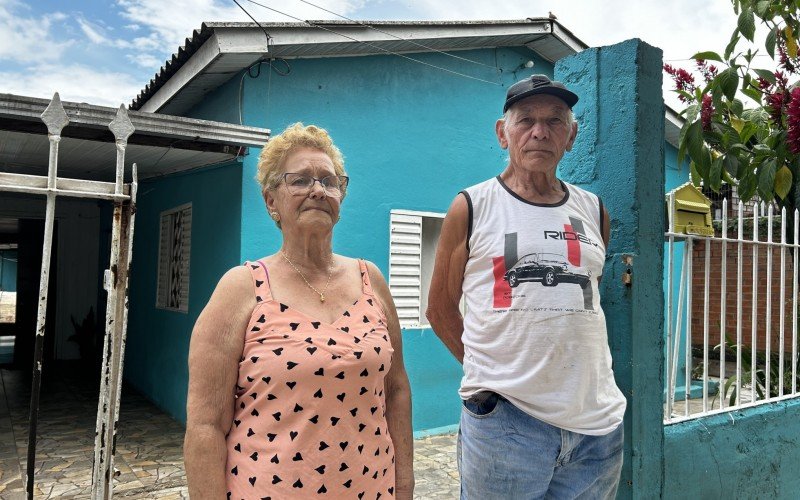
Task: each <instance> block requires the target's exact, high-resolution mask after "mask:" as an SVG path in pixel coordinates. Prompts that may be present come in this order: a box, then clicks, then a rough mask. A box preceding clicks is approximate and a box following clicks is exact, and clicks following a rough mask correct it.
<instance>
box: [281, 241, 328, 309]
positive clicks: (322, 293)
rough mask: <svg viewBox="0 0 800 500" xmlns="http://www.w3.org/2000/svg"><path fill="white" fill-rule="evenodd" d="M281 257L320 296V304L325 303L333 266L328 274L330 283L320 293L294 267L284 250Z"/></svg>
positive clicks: (326, 283)
mask: <svg viewBox="0 0 800 500" xmlns="http://www.w3.org/2000/svg"><path fill="white" fill-rule="evenodd" d="M281 255H282V256H283V258H284V259H286V262H288V263H289V265H290V266H292V268H293V269H294V270H295V271H297V274H299V275H300V277H301V278H303V281H305V282H306V285H308V288H310V289H312V290H314V291H315V292H316V293H317V295H319V301H320V302H325V290H327V289H328V285H330V284H331V276H333V266H331V271H330V272H329V273H328V281H326V282H325V287H324V288H323V289H322V291H321V292H320V291H319V290H317V289H316V288H314V285H312V284H311V283H309V282H308V280H307V279H306V277H305V276H303V273H301V272H300V270H299V269H297V266H295V265H294V263H293V262H292V261H291V260H289V256H288V255H286V252H284V251H283V250H281Z"/></svg>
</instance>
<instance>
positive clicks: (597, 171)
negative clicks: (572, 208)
mask: <svg viewBox="0 0 800 500" xmlns="http://www.w3.org/2000/svg"><path fill="white" fill-rule="evenodd" d="M555 72H556V77H557V78H558V79H559V80H562V81H564V82H565V83H566V84H567V86H568V87H570V88H572V89H573V90H575V91H576V92H577V93H578V94H579V95H581V96H590V97H591V98H590V99H588V100H585V101H581V102H578V104H577V106H576V115H577V116H578V117H579V119H580V120H581V122H580V124H581V127H582V129H583V131H584V132H585V135H584V136H583V137H581V135H580V132H579V134H578V140H577V141H576V143H575V148H574V150H573V151H574V152H575V153H577V158H576V159H575V160H572V159H571V157H569V158H567V161H566V162H564V163H563V165H562V168H561V172H562V173H563V175H564V177H565V178H566V179H567V180H572V181H574V182H577V183H580V184H582V185H584V186H585V187H587V188H588V189H589V190H591V191H593V192H596V193H599V194H600V195H601V196H602V197H603V200H604V202H605V204H606V207H607V209H608V212H609V215H610V219H611V242H610V244H609V246H608V250H607V252H608V254H607V257H606V267H605V271H604V274H603V280H602V282H601V284H600V287H601V291H600V293H601V297H602V305H603V310H604V312H605V315H606V323H607V325H608V336H609V344H610V346H611V355H612V357H613V362H614V375H615V378H616V381H617V384H618V385H619V387H620V389H621V390H622V392H623V394H625V397H626V398H627V400H628V407H627V411H626V414H625V422H624V425H625V455H624V457H625V459H624V463H623V470H622V480H621V483H620V489H619V492H618V498H640V497H648V498H649V497H650V496H651V495H648V494H647V492H648V491H654V492H655V495H652V497H654V498H655V497H657V493H658V491H659V490H660V488H661V482H662V468H661V467H662V462H661V457H662V448H663V435H662V414H663V410H662V404H663V400H664V399H663V393H662V391H661V390H660V388H661V387H663V383H664V378H663V364H664V351H663V348H664V339H663V324H662V319H663V315H664V304H663V298H664V295H663V290H662V286H663V243H662V242H663V238H664V236H663V235H664V208H663V205H662V203H661V200H663V196H664V176H665V173H664V168H665V167H664V163H665V160H664V153H665V151H664V149H665V146H664V108H663V101H662V94H661V92H662V91H661V87H662V75H661V73H662V70H661V50H660V49H657V48H654V47H650V46H648V45H647V44H644V43H642V42H641V41H639V40H628V41H626V42H622V43H619V44H616V45H612V46H610V47H600V48H592V49H587V50H585V51H583V52H580V53H578V54H576V55H573V56H570V57H566V58H564V59H561V60H560V61H558V63H557V65H556V69H555ZM628 273H630V278H631V285H630V286H626V285H625V283H624V282H623V280H622V278H623V275H625V274H628Z"/></svg>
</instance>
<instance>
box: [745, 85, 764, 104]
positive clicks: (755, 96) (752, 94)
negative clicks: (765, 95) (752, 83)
mask: <svg viewBox="0 0 800 500" xmlns="http://www.w3.org/2000/svg"><path fill="white" fill-rule="evenodd" d="M742 94H744V95H746V96H747V97H749V98H750V99H752V100H754V101H756V102H757V103H758V105H759V106H761V92H759V91H758V90H756V89H754V88H752V87H748V88H745V89H742Z"/></svg>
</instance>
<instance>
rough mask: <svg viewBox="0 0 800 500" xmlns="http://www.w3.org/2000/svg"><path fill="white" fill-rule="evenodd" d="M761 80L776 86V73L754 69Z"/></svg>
mask: <svg viewBox="0 0 800 500" xmlns="http://www.w3.org/2000/svg"><path fill="white" fill-rule="evenodd" d="M753 71H754V72H755V73H756V74H757V75H758V76H759V77H760V78H763V79H764V80H766V81H768V82H769V83H771V84H773V85H775V73H773V72H772V71H770V70H768V69H754V70H753Z"/></svg>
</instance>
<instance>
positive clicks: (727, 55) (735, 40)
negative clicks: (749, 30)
mask: <svg viewBox="0 0 800 500" xmlns="http://www.w3.org/2000/svg"><path fill="white" fill-rule="evenodd" d="M773 39H774V34H773ZM738 43H739V31H738V30H737V31H734V32H733V35H731V41H730V42H728V46H727V47H725V59H726V60H728V59H730V57H731V54H733V50H734V49H735V48H736V44H738ZM773 59H774V57H773Z"/></svg>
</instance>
